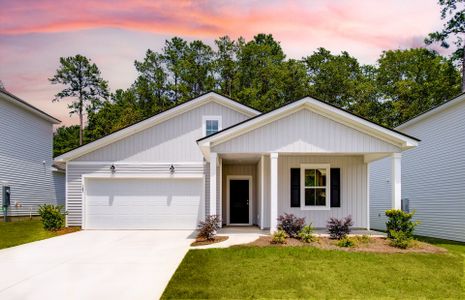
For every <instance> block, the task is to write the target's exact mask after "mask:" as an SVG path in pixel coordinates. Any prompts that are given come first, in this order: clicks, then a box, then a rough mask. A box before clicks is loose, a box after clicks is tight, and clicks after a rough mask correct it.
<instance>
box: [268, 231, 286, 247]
mask: <svg viewBox="0 0 465 300" xmlns="http://www.w3.org/2000/svg"><path fill="white" fill-rule="evenodd" d="M286 238H287V234H286V232H285V231H284V230H278V231H276V232H275V233H273V238H272V239H271V243H272V244H285V243H286Z"/></svg>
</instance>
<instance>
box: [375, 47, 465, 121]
mask: <svg viewBox="0 0 465 300" xmlns="http://www.w3.org/2000/svg"><path fill="white" fill-rule="evenodd" d="M460 82H461V80H460V73H459V71H458V70H457V69H456V68H455V67H454V65H453V63H452V62H451V61H450V60H448V59H446V58H444V57H442V56H440V55H439V54H437V53H435V52H433V51H430V50H428V49H424V48H417V49H408V50H390V51H385V52H383V54H382V55H381V57H380V58H379V60H378V68H377V74H376V85H377V89H378V91H379V93H380V101H381V102H382V103H383V105H384V107H385V109H384V110H383V112H382V119H383V121H382V122H383V123H384V124H386V125H388V126H393V127H395V126H397V125H399V124H400V123H402V122H404V121H406V120H408V119H410V118H413V117H415V116H416V115H417V114H419V113H421V112H423V111H425V110H427V109H429V108H431V107H433V106H435V105H438V104H441V103H442V102H444V101H445V100H447V99H450V98H452V97H454V96H455V95H456V94H457V93H459V92H460Z"/></svg>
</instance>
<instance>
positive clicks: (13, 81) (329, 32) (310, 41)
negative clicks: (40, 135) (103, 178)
mask: <svg viewBox="0 0 465 300" xmlns="http://www.w3.org/2000/svg"><path fill="white" fill-rule="evenodd" d="M441 25H442V21H441V20H440V12H439V6H438V5H437V0H301V1H277V0H263V1H257V0H249V1H247V0H233V1H221V0H216V1H215V0H209V1H208V0H199V1H188V0H179V1H175V0H172V1H154V0H133V1H118V0H114V1H109V0H99V1H88V0H73V1H69V0H59V1H57V0H0V80H1V81H2V82H3V84H4V86H5V88H6V89H7V90H8V91H9V92H11V93H13V94H15V95H17V96H18V97H20V98H22V99H24V100H26V101H28V102H29V103H31V104H32V105H34V106H36V107H38V108H40V109H42V110H44V111H46V112H48V113H49V114H51V115H53V116H54V117H56V118H58V119H60V120H62V122H63V123H62V124H64V125H70V124H77V123H78V118H77V116H73V117H70V116H69V114H68V109H67V104H68V103H69V102H67V101H66V100H64V101H62V102H60V103H52V99H53V98H54V95H55V94H56V93H57V91H58V90H59V86H56V85H52V84H50V82H49V81H48V78H50V77H52V76H53V74H54V73H55V70H56V69H57V68H58V62H59V58H60V57H64V56H74V55H75V54H82V55H86V56H87V57H89V58H91V59H92V61H93V62H95V63H96V64H97V66H98V67H99V68H100V70H101V72H102V76H103V78H104V79H106V80H108V81H109V85H110V88H111V91H114V90H116V89H118V88H123V89H125V88H128V87H129V86H130V85H131V84H132V82H134V80H135V78H136V72H135V69H134V65H133V64H134V60H141V59H143V57H144V54H145V52H146V50H147V49H149V48H150V49H152V50H155V51H157V50H161V48H162V47H163V44H164V41H165V40H166V39H170V38H171V37H173V36H180V37H182V38H184V39H186V40H189V41H191V40H194V39H201V40H203V41H204V42H206V43H208V44H210V45H213V41H214V40H215V39H216V38H218V37H219V36H223V35H229V36H230V37H231V38H234V39H236V38H238V37H240V36H242V37H244V38H246V40H250V39H251V38H253V36H254V35H255V34H257V33H271V34H273V36H274V37H275V39H276V40H278V41H280V42H281V46H282V47H283V49H284V51H285V53H286V54H287V55H288V57H290V58H301V57H303V56H307V55H310V54H311V53H312V52H313V51H315V50H316V49H317V48H318V47H325V48H327V49H329V50H331V51H332V52H333V53H339V52H341V51H344V50H345V51H348V52H349V53H350V54H351V55H352V56H355V57H356V58H358V59H359V61H360V62H362V63H370V64H373V63H375V62H376V59H377V58H378V57H379V55H380V54H381V52H382V51H383V50H389V49H405V48H411V47H422V46H423V39H424V37H425V36H426V35H427V34H428V33H429V32H432V31H435V30H438V29H440V28H441ZM68 101H69V100H68Z"/></svg>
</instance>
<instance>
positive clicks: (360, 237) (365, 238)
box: [354, 234, 371, 244]
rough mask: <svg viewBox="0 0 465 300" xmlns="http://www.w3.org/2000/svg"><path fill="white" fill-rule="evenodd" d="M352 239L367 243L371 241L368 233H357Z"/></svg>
mask: <svg viewBox="0 0 465 300" xmlns="http://www.w3.org/2000/svg"><path fill="white" fill-rule="evenodd" d="M354 239H355V240H356V241H357V242H358V243H360V244H369V243H370V242H371V237H370V236H369V235H366V234H364V235H358V236H356V237H354Z"/></svg>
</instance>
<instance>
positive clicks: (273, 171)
mask: <svg viewBox="0 0 465 300" xmlns="http://www.w3.org/2000/svg"><path fill="white" fill-rule="evenodd" d="M270 167H271V168H270V177H271V182H270V189H271V191H270V200H271V201H270V206H271V207H270V211H271V218H270V232H271V233H273V232H275V231H276V230H277V228H278V221H277V218H278V153H271V154H270Z"/></svg>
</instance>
